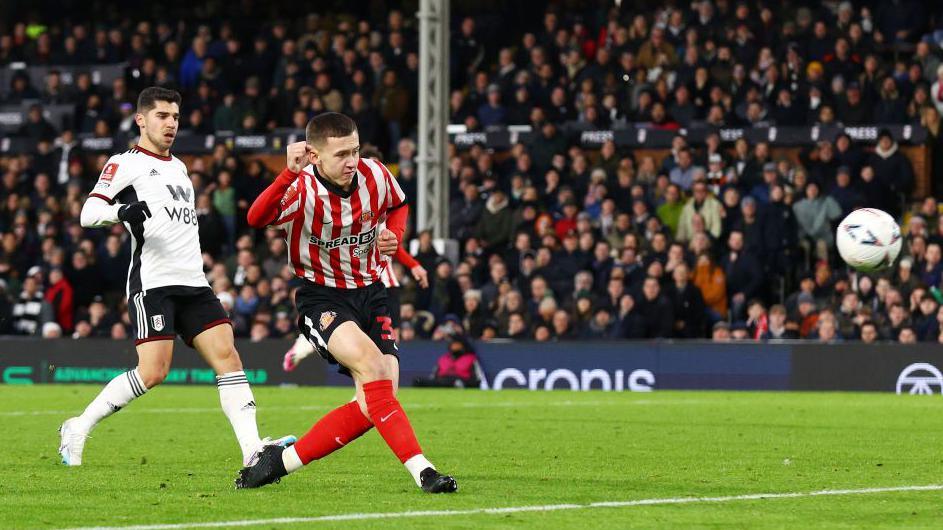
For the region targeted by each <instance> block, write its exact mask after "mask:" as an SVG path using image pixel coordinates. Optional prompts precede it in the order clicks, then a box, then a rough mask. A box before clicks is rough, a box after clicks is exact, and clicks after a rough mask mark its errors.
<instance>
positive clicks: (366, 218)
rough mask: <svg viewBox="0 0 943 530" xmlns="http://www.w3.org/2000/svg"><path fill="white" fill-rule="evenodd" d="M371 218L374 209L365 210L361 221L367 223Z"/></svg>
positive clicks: (361, 215)
mask: <svg viewBox="0 0 943 530" xmlns="http://www.w3.org/2000/svg"><path fill="white" fill-rule="evenodd" d="M370 219H373V212H372V211H366V212H363V213H362V214H360V222H361V223H366V222H367V221H369V220H370Z"/></svg>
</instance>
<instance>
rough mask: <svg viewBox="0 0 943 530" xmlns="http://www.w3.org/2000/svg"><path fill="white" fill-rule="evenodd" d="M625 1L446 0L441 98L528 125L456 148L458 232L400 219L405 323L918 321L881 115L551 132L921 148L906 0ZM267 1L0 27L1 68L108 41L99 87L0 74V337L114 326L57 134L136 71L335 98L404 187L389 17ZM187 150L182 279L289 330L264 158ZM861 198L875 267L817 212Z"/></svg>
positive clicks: (483, 119) (936, 213)
mask: <svg viewBox="0 0 943 530" xmlns="http://www.w3.org/2000/svg"><path fill="white" fill-rule="evenodd" d="M628 4H631V2H622V3H621V4H620V6H621V7H611V8H606V9H593V10H589V11H586V12H581V13H570V12H559V11H556V10H553V9H548V10H547V12H546V13H545V14H544V15H543V17H542V21H541V24H540V25H539V27H536V28H525V29H517V31H516V32H515V31H514V28H507V27H505V28H503V29H504V30H507V32H505V33H506V35H510V37H506V38H504V39H493V38H491V37H494V36H495V34H496V33H495V32H496V29H495V28H494V27H490V28H489V27H486V26H485V27H482V25H479V24H478V23H477V20H476V18H475V17H472V16H468V17H460V18H459V19H458V20H456V21H455V23H454V24H453V36H452V44H451V73H452V79H451V82H452V88H453V90H452V93H451V98H450V108H451V113H452V122H453V123H462V124H464V125H465V126H466V127H467V128H468V129H469V130H480V129H484V128H487V127H489V126H496V125H504V124H528V125H531V126H532V128H533V130H534V131H536V132H537V134H536V135H535V140H534V141H533V142H530V143H528V144H523V143H518V144H515V145H514V146H513V147H512V148H511V149H510V151H509V152H504V153H494V152H491V151H489V150H487V149H484V148H483V147H481V146H473V147H471V148H470V149H468V150H465V151H460V150H457V149H454V146H453V150H452V152H451V157H450V166H449V169H450V177H451V190H450V191H451V206H450V219H449V231H450V234H449V235H450V236H451V237H452V238H455V239H457V240H458V241H459V242H460V246H461V255H460V258H459V260H458V262H452V261H450V260H449V259H448V258H447V257H445V256H442V255H439V253H437V252H436V250H435V249H434V247H433V245H432V238H431V235H430V234H428V233H419V234H415V238H417V239H418V249H419V250H418V253H417V254H416V258H417V259H418V261H419V262H420V263H421V264H422V265H423V266H424V267H425V268H426V269H427V270H428V271H429V275H430V278H431V286H430V288H429V289H418V288H417V286H416V285H415V284H414V283H413V282H412V281H411V280H410V278H409V275H408V274H405V273H404V272H405V271H403V270H401V269H400V270H399V271H398V272H399V275H400V277H401V278H402V283H403V285H404V287H403V292H402V299H403V306H402V313H401V315H402V321H403V324H402V333H401V337H402V339H403V340H410V339H413V338H420V337H436V338H438V337H441V336H443V334H445V333H447V332H448V331H449V330H452V329H455V328H456V327H461V328H462V329H464V330H465V331H466V332H467V333H468V334H469V335H470V336H471V337H473V338H476V339H477V338H481V339H485V340H491V339H500V338H509V339H520V340H537V341H546V340H571V339H616V338H627V339H650V338H712V339H713V340H717V341H722V340H768V339H800V338H801V339H809V340H818V341H822V342H833V341H839V340H861V341H864V342H872V341H876V340H893V341H901V342H910V341H937V340H943V327H941V323H943V308H941V306H943V293H941V292H940V290H939V286H940V283H941V274H943V256H941V245H943V214H941V210H940V208H939V205H938V204H937V202H936V200H935V199H934V198H932V197H929V198H926V199H925V200H923V201H919V202H917V203H916V204H912V203H911V202H910V200H909V199H910V196H911V192H912V190H913V187H914V173H913V169H912V167H911V163H910V162H909V160H908V159H907V157H906V156H905V155H904V154H902V153H901V150H900V147H899V146H898V145H897V143H896V142H895V141H894V139H893V137H892V136H891V135H890V133H888V132H887V131H884V130H882V131H881V134H880V135H879V139H878V142H877V145H875V146H873V149H872V148H871V146H867V145H861V144H858V143H856V142H854V141H852V139H851V138H850V137H849V136H847V135H840V136H839V137H838V138H836V139H835V140H834V141H827V140H824V141H821V142H819V143H817V144H815V145H812V146H809V147H807V148H804V149H803V150H802V151H801V153H800V154H799V156H798V158H797V159H792V158H788V157H776V156H774V155H773V149H772V148H771V146H770V145H769V144H767V143H765V142H760V143H756V144H755V145H751V144H749V143H748V142H747V141H746V140H744V139H740V140H737V141H736V142H735V143H733V144H727V143H725V142H722V141H721V138H720V136H719V135H718V134H711V135H709V136H708V138H707V140H706V142H705V144H704V145H697V146H692V145H688V144H687V142H686V140H685V137H684V136H683V135H681V134H678V135H676V136H675V138H674V141H673V144H672V148H671V150H670V153H669V154H668V155H667V156H665V157H664V158H663V159H660V158H659V159H656V157H653V156H648V155H643V154H639V153H634V152H631V151H626V150H620V149H619V148H618V147H617V146H616V145H615V144H614V143H612V142H607V143H605V144H604V145H603V146H602V148H601V149H600V150H598V151H589V150H586V149H583V148H581V147H579V146H575V145H571V144H570V143H569V142H568V141H567V138H566V136H565V134H564V133H563V128H564V125H565V124H566V123H568V122H581V123H583V124H592V125H593V126H596V127H599V128H607V127H621V126H633V127H651V128H658V129H664V130H678V129H681V128H682V127H688V126H691V125H694V124H704V125H706V126H712V127H722V126H732V125H735V126H745V127H750V126H762V125H769V124H777V125H813V124H844V125H859V124H871V123H877V124H885V125H887V124H905V123H906V124H920V125H923V126H924V127H926V129H927V130H928V143H929V144H930V152H931V157H932V158H933V160H931V167H932V168H933V169H934V170H938V169H939V168H941V167H943V164H939V163H936V158H937V157H940V156H943V148H941V147H943V146H940V145H939V144H940V142H941V134H940V133H941V127H940V115H941V111H943V66H941V58H940V53H939V47H940V46H939V44H938V40H937V38H938V37H940V36H941V34H940V33H935V32H933V30H934V29H936V28H935V27H934V26H933V18H932V16H931V13H929V12H928V11H927V8H926V7H925V6H924V4H923V3H921V2H917V1H909V0H902V1H900V2H883V3H878V4H877V5H876V6H875V7H859V8H855V7H854V6H853V5H852V4H851V3H849V2H842V3H840V4H838V3H834V2H833V3H827V5H828V6H829V8H825V7H823V8H821V9H810V8H807V7H801V8H798V9H793V8H788V7H786V8H781V7H778V6H776V5H772V4H770V5H761V4H757V3H754V2H737V3H733V2H728V1H723V0H721V1H718V2H710V1H698V2H694V3H692V4H691V6H690V8H688V7H685V8H671V7H658V8H652V9H650V10H647V11H645V12H644V13H635V12H632V11H631V6H630V5H628ZM250 18H251V17H250ZM268 22H269V23H266V24H260V23H259V22H258V20H250V22H247V21H246V19H245V17H243V18H242V19H238V20H234V21H229V20H226V19H221V22H220V23H217V24H212V25H211V24H201V23H199V22H198V21H181V22H180V23H178V24H176V25H174V24H171V23H170V22H168V21H158V22H147V21H143V19H142V20H133V19H131V18H124V19H120V20H119V21H118V22H116V23H114V24H109V25H97V24H87V23H66V22H62V21H58V22H48V21H46V22H44V21H41V20H29V21H27V20H24V21H22V22H17V23H14V24H12V25H11V26H10V27H3V26H0V66H2V67H7V66H10V65H14V64H16V63H18V62H24V63H26V64H29V65H57V66H58V65H62V66H66V65H68V66H75V65H84V64H92V63H118V62H125V63H127V64H128V70H127V72H128V73H127V76H125V77H124V78H120V79H118V80H116V81H115V82H114V83H112V84H111V86H97V85H95V84H94V83H93V82H92V79H91V76H89V75H87V74H81V73H80V74H79V75H77V76H76V77H75V82H74V84H73V85H69V86H66V85H65V84H64V83H63V81H62V79H61V75H60V73H59V72H58V71H56V70H54V69H53V70H51V71H50V73H49V74H48V75H47V76H46V79H45V81H44V84H43V86H31V84H30V81H29V77H28V76H26V75H15V76H13V79H12V81H11V85H10V86H9V87H2V88H0V90H2V92H0V104H4V105H15V104H22V103H23V102H27V103H29V102H34V104H32V106H31V107H30V112H29V116H28V119H27V121H26V123H25V124H24V125H23V126H22V128H21V129H20V131H19V135H21V136H23V137H28V138H31V139H33V140H35V142H36V150H35V152H34V153H30V154H23V155H19V156H6V157H3V158H0V175H2V180H0V233H2V241H0V242H2V249H0V282H2V283H0V290H2V292H3V296H2V297H0V333H6V334H11V333H12V334H28V335H29V334H32V335H43V336H46V337H56V336H60V335H66V336H73V337H76V338H82V337H112V338H115V339H121V338H126V337H127V336H128V331H129V320H128V316H127V302H126V300H125V299H124V284H125V278H126V268H127V263H128V259H129V256H128V253H129V243H128V236H127V234H126V232H125V231H124V229H123V227H121V226H116V227H114V228H113V229H112V230H111V231H107V232H103V231H92V230H83V229H82V228H81V226H80V225H79V222H78V218H79V215H78V214H79V211H80V210H81V206H82V202H83V200H84V198H85V196H86V194H87V193H88V191H89V190H90V189H91V188H92V186H93V184H94V181H95V180H96V178H97V176H98V172H99V171H100V169H101V167H102V166H103V165H104V162H105V160H106V159H107V157H106V156H94V155H91V154H88V153H83V152H82V149H81V147H80V146H79V145H78V143H77V141H76V139H77V138H78V137H82V136H84V135H93V136H110V135H113V134H115V133H117V132H127V133H131V134H133V132H134V131H133V128H134V123H133V119H132V118H133V112H134V102H135V97H136V93H137V91H139V90H140V89H141V88H143V87H146V86H150V85H155V84H157V85H163V86H169V87H174V88H177V89H178V90H180V91H181V92H182V94H183V95H184V103H183V108H182V119H181V134H188V133H192V134H206V133H212V132H213V131H220V130H230V131H235V132H238V133H257V132H265V131H273V130H276V129H280V128H292V129H301V128H303V127H304V124H305V123H306V122H307V120H308V119H309V118H310V117H311V116H313V115H315V114H317V113H319V112H323V111H327V110H331V111H340V112H346V113H348V114H349V115H351V116H352V117H353V118H354V119H355V120H356V121H357V123H358V126H359V128H360V136H361V139H362V141H363V142H364V143H365V144H370V145H372V146H375V147H376V148H377V149H379V150H380V151H381V152H383V153H384V157H383V158H384V159H385V160H386V162H387V163H388V164H389V166H390V167H391V169H393V170H394V172H395V174H396V176H397V178H398V179H399V181H400V183H401V185H402V187H403V189H404V191H405V192H406V194H407V196H408V197H409V198H410V199H412V200H415V197H416V186H417V178H416V169H415V156H416V147H415V143H414V141H413V140H412V138H415V133H416V131H415V127H416V123H415V122H416V119H415V116H416V104H417V91H418V86H417V84H418V75H417V69H418V55H417V49H418V45H417V42H416V39H417V31H416V24H415V22H414V20H412V19H411V18H410V17H407V16H405V15H404V13H403V12H400V11H396V10H393V11H390V12H389V14H388V16H387V17H385V20H382V21H373V20H371V19H369V18H358V17H355V16H349V17H347V16H332V17H327V16H321V15H317V14H311V15H308V16H306V17H303V18H301V19H297V20H293V21H292V22H287V21H283V20H278V19H273V20H270V21H268ZM247 25H248V27H247ZM941 27H943V26H941ZM498 29H499V30H500V29H502V28H501V26H500V25H498ZM531 29H532V31H531ZM246 36H248V38H246ZM496 43H497V44H496ZM902 50H904V51H902ZM45 104H69V105H74V106H75V113H74V119H73V120H72V122H71V123H68V124H52V123H49V122H48V121H46V119H45V118H44V117H43V112H42V106H43V105H45ZM189 169H190V172H191V176H192V179H193V184H194V188H195V190H196V191H197V199H196V209H197V212H198V215H199V223H200V233H201V242H202V244H203V249H204V251H205V268H206V271H207V275H208V278H209V280H210V282H211V285H212V286H213V288H214V289H215V291H216V292H217V294H218V296H219V297H220V299H221V300H222V301H223V303H224V305H225V306H226V308H227V309H228V310H230V311H231V313H232V316H233V321H234V327H235V330H236V333H237V336H241V337H251V338H252V339H254V340H260V339H263V338H267V337H286V338H287V337H293V336H294V334H295V333H296V330H295V316H294V309H293V307H292V303H291V300H292V291H293V289H294V288H296V287H297V285H298V282H299V280H297V279H295V278H294V277H293V274H292V272H291V270H290V269H289V268H288V267H287V266H286V261H287V258H286V255H285V253H286V245H285V243H284V241H283V240H282V239H281V238H280V236H279V234H278V232H277V231H275V230H272V229H270V230H267V231H264V232H256V231H252V230H250V229H248V227H247V226H246V223H245V212H246V209H247V208H248V205H249V204H251V202H252V200H253V198H254V197H255V196H257V195H258V193H259V192H260V191H261V190H262V189H264V187H265V186H266V185H267V184H268V182H270V180H271V178H272V177H273V175H272V174H271V172H270V171H269V170H268V169H267V168H266V166H265V164H263V163H262V162H261V161H259V160H258V159H254V158H247V157H241V156H238V155H237V154H234V153H232V152H230V151H228V150H227V148H226V147H225V146H224V145H217V146H216V148H215V150H214V152H213V155H212V157H211V158H210V159H208V160H204V159H196V160H195V161H194V162H193V163H192V164H191V165H190V168H189ZM862 206H869V207H876V208H881V209H884V210H886V211H888V212H890V213H892V214H893V215H895V216H896V217H897V218H898V219H900V220H901V221H902V222H904V224H903V225H902V228H903V229H904V233H905V243H904V251H903V253H902V254H903V256H904V257H903V258H902V259H901V260H900V261H899V262H898V263H897V264H896V266H895V267H894V268H893V269H892V270H890V271H888V272H887V273H884V274H878V275H863V274H856V273H854V272H853V271H849V270H847V269H846V268H845V267H844V266H843V265H842V263H841V261H840V258H838V256H837V255H836V252H835V250H834V237H833V234H834V227H835V226H836V225H837V223H838V221H839V220H840V219H841V218H842V217H843V216H844V215H845V214H847V213H849V212H850V211H851V210H853V209H855V208H857V207H862Z"/></svg>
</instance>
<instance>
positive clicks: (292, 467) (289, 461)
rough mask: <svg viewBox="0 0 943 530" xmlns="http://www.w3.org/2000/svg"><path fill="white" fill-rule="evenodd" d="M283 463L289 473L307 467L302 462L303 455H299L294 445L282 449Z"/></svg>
mask: <svg viewBox="0 0 943 530" xmlns="http://www.w3.org/2000/svg"><path fill="white" fill-rule="evenodd" d="M282 465H283V466H285V471H287V472H289V473H294V472H295V471H298V470H299V469H301V468H303V467H305V465H304V464H303V463H302V462H301V457H300V456H298V451H295V446H294V445H293V446H291V447H289V448H287V449H285V450H284V451H282Z"/></svg>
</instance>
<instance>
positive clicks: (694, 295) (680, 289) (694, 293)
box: [666, 262, 707, 339]
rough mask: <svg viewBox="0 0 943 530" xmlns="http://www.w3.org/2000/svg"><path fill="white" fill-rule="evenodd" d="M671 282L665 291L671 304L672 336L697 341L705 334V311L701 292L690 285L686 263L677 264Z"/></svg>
mask: <svg viewBox="0 0 943 530" xmlns="http://www.w3.org/2000/svg"><path fill="white" fill-rule="evenodd" d="M672 280H673V282H672V283H671V284H670V285H669V286H668V288H667V289H666V294H667V297H668V298H669V300H671V303H672V314H673V315H674V336H675V337H678V338H688V339H699V338H703V337H704V336H705V333H706V325H705V320H706V317H707V311H706V308H705V305H704V297H703V296H702V295H701V291H700V290H699V289H698V288H697V287H695V286H694V285H692V284H691V283H690V272H689V269H688V266H687V264H686V263H683V262H682V263H679V264H678V265H677V266H676V267H675V268H674V270H673V271H672Z"/></svg>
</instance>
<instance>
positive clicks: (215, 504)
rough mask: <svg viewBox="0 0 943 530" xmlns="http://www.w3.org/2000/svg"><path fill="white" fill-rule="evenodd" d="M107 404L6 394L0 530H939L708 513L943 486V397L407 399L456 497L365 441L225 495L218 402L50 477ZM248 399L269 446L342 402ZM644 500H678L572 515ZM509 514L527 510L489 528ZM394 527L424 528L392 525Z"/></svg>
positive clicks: (176, 399) (814, 504) (131, 420)
mask: <svg viewBox="0 0 943 530" xmlns="http://www.w3.org/2000/svg"><path fill="white" fill-rule="evenodd" d="M99 389H100V388H99V387H98V386H88V385H76V386H35V387H25V386H0V421H2V425H3V429H2V432H3V435H2V440H3V442H4V448H5V450H4V451H3V452H2V453H0V469H3V470H4V471H5V473H4V477H3V479H0V528H74V527H95V526H104V527H122V528H128V527H134V526H141V525H174V526H169V527H167V528H190V527H192V526H190V525H194V524H199V523H220V524H218V525H214V526H213V527H222V528H226V527H229V526H227V525H226V524H225V523H226V522H235V521H242V524H244V525H245V524H246V523H247V522H249V521H258V520H269V521H268V522H262V523H259V524H252V525H249V526H247V527H248V528H344V529H350V528H380V527H382V528H407V527H408V528H443V527H450V528H451V527H454V528H483V527H502V528H567V527H569V528H574V527H580V528H586V527H589V526H591V527H592V528H593V530H598V529H603V528H653V527H661V528H679V527H696V528H734V527H736V528H742V527H751V528H782V527H790V528H810V527H821V528H862V527H868V528H879V527H884V528H900V527H924V528H940V527H941V525H943V502H941V500H943V491H941V489H939V488H937V489H929V490H916V491H914V490H910V491H880V492H871V493H861V492H855V493H841V494H838V495H822V496H805V495H803V496H796V497H777V498H753V497H751V498H746V499H721V500H714V501H711V500H705V499H703V498H705V497H728V496H738V495H753V494H773V493H808V492H814V491H820V490H860V489H866V488H884V487H892V488H896V487H908V486H932V485H943V443H941V438H943V421H941V416H943V400H941V399H940V397H939V396H896V395H890V394H805V393H788V394H787V393H746V392H744V393H720V392H661V391H658V392H654V393H651V394H632V393H628V392H626V393H603V392H566V391H557V392H527V391H502V392H479V391H469V390H465V391H456V390H419V389H405V390H403V391H402V392H401V395H400V398H401V401H402V402H403V404H404V407H405V408H406V411H407V412H408V413H409V414H410V418H411V420H412V423H413V425H414V427H415V429H416V432H417V434H418V436H419V440H420V443H421V444H422V446H423V448H424V450H425V452H426V454H427V455H428V456H429V458H430V459H431V460H432V461H433V462H435V463H436V464H437V466H438V467H439V468H440V469H441V470H443V471H446V472H449V473H452V474H454V475H455V477H456V479H457V480H458V482H459V492H458V493H457V494H455V495H450V496H446V495H440V496H430V495H425V494H422V493H420V492H419V491H418V489H417V488H416V487H415V485H414V484H413V482H412V479H411V478H410V477H409V475H408V473H407V472H406V471H405V470H404V469H403V467H402V466H401V465H400V464H399V462H398V461H397V460H396V459H395V457H394V456H393V455H392V453H391V452H390V451H389V449H388V448H387V447H386V446H385V445H384V444H383V442H382V440H381V439H380V437H379V436H378V435H377V434H376V432H370V433H368V434H367V435H365V436H364V437H363V438H361V439H360V440H358V441H356V442H355V443H353V444H351V445H350V446H348V447H346V448H344V449H343V450H341V451H339V452H337V453H335V454H333V455H331V456H330V457H328V458H326V459H324V460H322V461H319V462H314V463H312V464H311V465H309V466H308V467H307V468H306V469H304V470H302V471H300V472H298V473H295V474H293V475H291V476H289V477H286V478H285V479H283V480H282V482H281V484H275V485H272V486H268V487H265V488H262V489H259V490H249V491H246V490H241V491H236V490H234V489H233V479H234V477H235V474H236V471H237V470H238V468H239V467H240V460H241V458H240V454H239V450H238V448H237V446H236V443H235V439H234V437H233V435H232V432H231V430H230V427H229V424H228V422H227V421H226V418H225V417H224V416H223V414H222V412H221V411H220V409H219V402H218V394H217V392H216V389H215V388H213V387H209V386H206V387H186V388H184V387H170V386H166V387H160V388H157V389H155V390H153V391H152V392H150V393H148V394H147V395H146V396H144V397H143V398H142V399H140V400H138V401H136V402H135V403H133V404H131V405H130V406H128V407H127V408H126V409H125V410H123V411H121V412H119V413H118V414H116V415H114V416H112V417H111V418H109V419H107V420H106V421H105V422H104V423H102V424H101V425H100V426H99V427H98V428H97V429H96V430H95V431H94V432H93V433H92V438H91V439H89V441H88V444H87V446H86V450H85V457H84V461H85V465H83V466H82V467H79V468H66V467H64V466H61V465H59V463H58V457H57V456H58V455H57V454H56V447H57V445H58V435H57V433H56V428H57V427H58V425H59V424H60V423H61V421H62V420H64V419H65V418H67V417H69V416H72V415H75V414H77V413H78V412H80V411H81V410H82V408H83V407H84V406H85V404H86V403H87V402H88V401H89V400H90V399H91V398H92V397H93V396H95V394H96V393H97V392H98V391H99ZM254 392H255V397H256V401H257V403H258V404H259V410H258V412H259V424H260V430H261V432H262V433H263V435H272V436H279V435H283V434H287V433H294V434H296V435H298V436H301V435H302V434H304V433H305V432H306V431H307V429H308V428H309V427H310V426H311V425H312V424H313V423H314V421H316V420H317V419H318V418H319V417H320V415H321V414H323V413H324V412H327V411H328V410H329V409H331V408H333V407H335V406H336V405H338V404H340V403H343V402H344V401H346V400H347V399H349V397H350V395H351V391H350V390H348V389H338V388H261V387H256V388H255V389H254ZM692 498H693V499H695V500H696V501H697V502H684V501H685V500H690V499H692ZM650 499H669V501H666V502H665V503H662V504H629V505H625V504H622V505H619V504H616V505H609V506H606V505H603V506H599V505H595V506H590V507H586V506H579V505H587V504H590V503H594V502H596V503H598V502H620V501H635V500H646V502H648V501H647V500H650ZM658 502H661V501H658ZM560 505H566V506H560ZM507 507H525V510H533V511H514V510H503V511H497V512H484V511H483V510H484V509H490V508H507ZM534 507H543V508H534ZM547 507H550V508H547ZM453 511H456V512H459V513H448V512H453ZM401 512H416V513H414V514H412V515H409V516H406V517H402V516H400V517H395V516H394V515H390V514H394V513H399V514H400V515H402V513H401ZM430 512H433V513H430ZM349 514H354V515H349ZM363 514H387V515H363ZM321 516H342V517H337V518H333V519H332V518H326V519H315V518H318V517H321ZM345 517H347V518H346V519H345ZM279 518H289V519H283V520H276V521H272V519H279ZM299 519H300V520H299ZM177 525H179V526H177ZM196 527H201V526H196ZM202 527H206V525H204V526H202Z"/></svg>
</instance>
